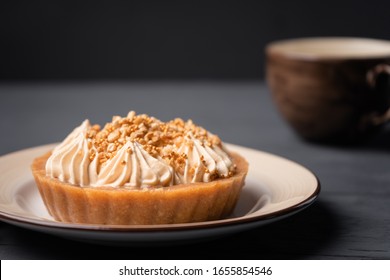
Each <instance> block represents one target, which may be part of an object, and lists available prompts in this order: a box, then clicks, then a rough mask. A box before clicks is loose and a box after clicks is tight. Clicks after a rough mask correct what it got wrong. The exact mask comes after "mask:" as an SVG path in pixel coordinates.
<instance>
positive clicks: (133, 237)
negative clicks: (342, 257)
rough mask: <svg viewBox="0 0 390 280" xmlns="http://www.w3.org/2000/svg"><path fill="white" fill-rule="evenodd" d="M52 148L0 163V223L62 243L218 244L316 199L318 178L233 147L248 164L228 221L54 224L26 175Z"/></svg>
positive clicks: (33, 150) (294, 165)
mask: <svg viewBox="0 0 390 280" xmlns="http://www.w3.org/2000/svg"><path fill="white" fill-rule="evenodd" d="M53 146H54V144H50V145H45V146H39V147H34V148H30V149H26V150H21V151H18V152H14V153H11V154H8V155H5V156H2V157H0V174H1V178H0V220H2V221H4V222H7V223H10V224H13V225H16V226H20V227H23V228H27V229H31V230H36V231H40V232H44V233H48V234H53V235H58V236H61V237H65V238H69V239H75V240H79V241H85V242H92V243H100V244H110V245H125V244H127V245H141V244H156V243H167V242H168V243H169V242H191V241H199V240H202V239H210V238H217V237H220V236H223V235H227V234H232V233H236V232H240V231H243V230H248V229H251V228H255V227H258V226H262V225H265V224H268V223H270V222H274V221H276V220H278V219H281V218H285V217H288V216H289V215H291V214H294V213H296V212H298V211H300V210H302V209H304V208H305V207H307V206H309V205H310V204H311V203H312V202H313V201H314V200H315V199H316V197H317V196H318V194H319V191H320V184H319V181H318V179H317V177H316V176H315V175H314V174H313V173H312V172H310V171H309V170H307V169H306V168H305V167H303V166H301V165H300V164H297V163H295V162H293V161H290V160H288V159H285V158H282V157H279V156H276V155H273V154H269V153H265V152H262V151H257V150H253V149H249V148H245V147H241V146H237V145H232V144H227V145H226V146H227V148H228V149H230V150H232V151H236V152H238V153H240V154H241V155H242V156H244V157H245V158H246V159H247V160H248V162H249V172H248V175H247V179H246V184H245V186H244V188H243V190H242V193H241V196H240V199H239V201H238V203H237V206H236V208H235V210H234V212H233V214H232V215H231V216H230V217H227V218H226V219H221V220H217V221H210V222H201V223H187V224H172V225H142V226H134V225H132V226H111V225H110V226H108V225H107V226H106V225H90V224H72V223H62V222H57V221H55V220H53V218H52V217H51V216H50V215H49V214H48V212H47V211H46V209H45V206H44V204H43V201H42V200H41V197H40V195H39V192H38V190H37V188H36V186H35V182H34V180H33V177H32V175H31V172H30V164H31V162H32V160H33V158H35V157H37V156H40V155H42V154H44V153H45V152H46V151H48V150H50V149H52V148H53Z"/></svg>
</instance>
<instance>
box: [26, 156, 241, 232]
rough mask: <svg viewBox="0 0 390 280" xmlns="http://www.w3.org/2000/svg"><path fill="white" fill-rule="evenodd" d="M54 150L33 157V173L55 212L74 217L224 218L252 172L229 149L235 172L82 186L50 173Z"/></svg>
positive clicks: (145, 220) (87, 220)
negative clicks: (144, 184)
mask: <svg viewBox="0 0 390 280" xmlns="http://www.w3.org/2000/svg"><path fill="white" fill-rule="evenodd" d="M50 154H51V152H49V153H47V154H45V155H43V156H41V157H38V158H36V159H35V160H34V161H33V163H32V165H31V169H32V173H33V175H34V179H35V182H36V184H37V186H38V189H39V192H40V195H41V197H42V199H43V202H44V204H45V206H46V208H47V210H48V211H49V213H50V215H51V216H53V218H54V219H55V220H57V221H61V222H69V223H84V224H105V225H153V224H177V223H190V222H203V221H209V220H217V219H221V218H224V217H226V216H228V215H229V214H230V213H231V212H232V211H233V209H234V207H235V205H236V203H237V201H238V198H239V196H240V192H241V189H242V187H243V186H244V183H245V177H246V174H247V172H248V163H247V161H246V160H245V159H244V158H243V157H241V156H240V155H238V154H237V153H230V155H231V157H232V159H233V162H234V163H235V164H236V166H237V169H236V173H235V175H234V176H232V177H229V178H223V179H217V180H214V181H211V182H207V183H203V182H202V183H191V184H180V185H174V186H170V187H163V188H146V189H127V188H112V187H79V186H75V185H72V184H68V183H63V182H61V181H59V180H58V179H53V178H50V177H48V176H46V171H45V164H46V161H47V159H48V158H49V156H50Z"/></svg>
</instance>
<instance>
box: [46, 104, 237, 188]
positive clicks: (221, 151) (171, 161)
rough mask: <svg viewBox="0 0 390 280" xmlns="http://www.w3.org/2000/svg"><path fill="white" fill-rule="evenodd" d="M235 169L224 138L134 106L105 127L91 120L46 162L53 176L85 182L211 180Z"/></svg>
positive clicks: (136, 184)
mask: <svg viewBox="0 0 390 280" xmlns="http://www.w3.org/2000/svg"><path fill="white" fill-rule="evenodd" d="M141 142H142V143H141ZM234 171H235V165H234V163H233V162H232V160H231V158H230V156H229V154H228V152H227V151H226V149H225V148H224V146H223V143H222V142H221V141H220V140H219V138H218V137H217V136H215V135H213V134H211V133H209V132H207V131H206V130H204V129H203V128H200V127H198V126H195V125H194V124H193V123H192V121H188V122H187V123H184V122H183V121H182V120H181V119H176V120H174V121H171V122H168V123H163V122H161V121H159V120H157V119H155V118H151V117H149V116H147V115H140V116H139V117H136V116H135V113H134V112H130V113H129V115H128V116H127V117H126V118H120V117H114V118H113V122H112V123H110V124H107V125H106V127H105V128H104V129H103V130H100V129H96V128H94V127H92V126H91V124H90V122H89V121H88V120H85V121H84V122H83V123H82V124H81V125H80V126H79V127H77V128H75V129H74V130H73V131H72V132H71V133H70V134H69V135H68V136H67V137H66V138H65V139H64V140H63V141H62V143H60V144H59V145H58V146H57V147H55V149H54V150H53V151H52V154H51V156H50V157H49V159H48V160H47V162H46V175H47V176H50V177H52V178H56V179H58V180H60V181H62V182H66V183H70V184H73V185H78V186H81V187H101V186H105V187H118V188H121V187H124V188H131V189H134V188H147V187H167V186H172V185H177V184H187V183H195V182H210V181H212V180H215V179H217V178H225V177H230V176H232V175H233V174H234Z"/></svg>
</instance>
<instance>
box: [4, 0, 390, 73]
mask: <svg viewBox="0 0 390 280" xmlns="http://www.w3.org/2000/svg"><path fill="white" fill-rule="evenodd" d="M389 26H390V1H385V0H382V1H379V0H370V1H354V0H343V1H335V0H330V1H310V0H305V1H280V0H264V1H107V2H103V1H75V2H72V1H48V0H47V1H31V0H30V1H2V2H1V4H0V36H1V47H0V48H1V49H0V79H1V80H102V79H103V80H106V79H108V80H111V79H121V80H148V79H154V80H156V79H157V80H165V79H170V80H194V79H195V80H196V79H203V80H204V79H206V80H208V79H212V80H248V79H249V80H261V79H263V78H264V47H265V45H266V44H267V43H269V42H270V41H273V40H278V39H286V38H293V37H308V36H358V37H372V38H381V39H390V28H389Z"/></svg>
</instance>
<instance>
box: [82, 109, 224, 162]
mask: <svg viewBox="0 0 390 280" xmlns="http://www.w3.org/2000/svg"><path fill="white" fill-rule="evenodd" d="M189 132H191V133H192V135H193V137H195V138H196V139H198V140H200V141H201V143H202V145H206V146H209V147H212V146H214V145H217V146H221V145H222V142H221V140H220V139H219V137H218V136H216V135H212V134H210V133H208V132H207V130H206V129H204V128H202V127H200V126H197V125H195V124H194V123H193V121H192V120H188V121H184V120H183V119H181V118H176V119H174V120H171V121H168V122H162V121H160V120H158V119H156V118H154V117H150V116H148V115H146V114H140V115H137V114H136V113H135V112H134V111H130V112H129V113H128V114H127V116H126V117H120V116H114V117H113V118H112V122H110V123H107V124H106V125H105V126H104V127H103V129H101V127H100V126H99V125H93V126H92V127H91V128H90V129H89V130H88V131H87V133H86V137H87V140H88V148H89V158H90V159H91V160H93V159H94V158H95V156H96V152H97V153H98V155H99V158H98V162H99V163H100V164H103V163H104V162H106V161H107V160H109V159H111V158H113V157H114V156H115V155H116V153H117V152H118V151H119V149H121V148H122V147H123V145H125V143H127V142H128V141H131V142H133V143H134V142H137V143H139V144H141V145H142V148H143V149H144V150H145V151H147V152H148V153H149V154H150V155H152V156H154V157H160V158H163V159H164V160H166V161H167V162H168V163H169V164H170V165H172V166H174V167H183V165H184V164H185V162H186V160H187V157H188V156H187V155H186V154H185V153H182V154H177V153H175V152H173V151H169V149H170V148H169V146H176V147H180V146H181V145H182V144H183V142H184V141H185V143H186V144H187V145H190V146H191V145H193V143H192V142H191V141H190V138H191V137H189V136H187V137H186V135H188V133H189ZM127 152H128V153H130V154H131V153H133V150H132V149H131V148H128V149H127ZM201 161H204V158H203V156H201ZM121 163H122V164H125V163H126V162H124V163H123V162H121Z"/></svg>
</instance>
